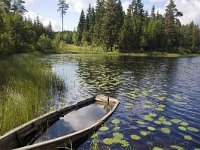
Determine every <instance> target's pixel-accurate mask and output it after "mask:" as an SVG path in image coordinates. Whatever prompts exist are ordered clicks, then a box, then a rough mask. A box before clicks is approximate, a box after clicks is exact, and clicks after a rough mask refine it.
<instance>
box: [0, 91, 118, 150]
mask: <svg viewBox="0 0 200 150" xmlns="http://www.w3.org/2000/svg"><path fill="white" fill-rule="evenodd" d="M95 101H97V102H101V103H102V102H104V103H112V104H114V107H113V109H112V110H111V111H110V112H109V113H108V114H106V115H105V116H104V117H103V118H102V119H100V120H98V121H97V122H96V123H95V124H93V125H92V126H90V127H88V128H86V129H84V130H81V131H77V132H75V133H72V134H68V135H66V136H62V137H59V138H56V139H52V140H49V141H45V142H41V143H38V144H33V145H28V146H26V145H27V144H28V141H29V142H30V141H31V138H34V137H37V136H38V135H37V134H38V132H42V131H44V130H45V129H46V128H48V127H49V125H51V124H52V123H53V122H55V121H57V120H58V119H59V117H61V116H62V115H66V114H67V113H69V112H71V111H73V110H74V109H80V108H82V107H84V106H87V105H89V104H91V103H94V102H95ZM118 105H119V101H118V100H116V99H114V98H109V97H106V96H104V95H97V96H96V97H93V98H90V99H87V100H85V101H81V102H77V103H76V104H74V105H72V106H69V107H66V108H64V109H61V110H59V111H54V112H52V113H48V114H45V115H43V116H41V117H39V118H37V119H34V120H32V121H30V122H28V123H26V124H24V125H22V126H20V127H18V128H16V129H14V130H12V131H10V132H9V133H7V134H5V135H4V136H2V137H0V148H1V150H10V149H14V148H18V149H19V150H28V149H34V150H43V149H45V150H46V149H57V148H58V147H63V146H64V147H66V146H69V145H71V143H76V142H78V141H79V140H80V139H82V138H84V137H85V136H87V135H88V134H90V133H91V132H94V131H95V130H97V129H98V128H99V127H100V126H101V125H102V123H103V122H105V121H106V120H107V119H108V118H109V117H110V116H111V115H112V113H114V111H115V110H116V108H117V107H118ZM27 140H28V141H27ZM32 140H33V139H32ZM23 146H24V147H23Z"/></svg>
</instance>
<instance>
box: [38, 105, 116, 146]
mask: <svg viewBox="0 0 200 150" xmlns="http://www.w3.org/2000/svg"><path fill="white" fill-rule="evenodd" d="M105 108H107V109H105ZM111 109H112V107H111V106H110V107H109V108H108V107H107V106H106V105H103V104H98V103H93V104H90V105H88V106H85V107H83V108H81V109H78V110H74V111H72V112H70V113H69V114H67V115H65V116H64V117H61V118H60V119H59V120H58V121H57V122H55V123H54V124H53V125H52V126H51V127H50V128H48V129H47V131H46V132H45V133H43V135H41V137H40V138H39V139H37V141H36V142H35V143H39V142H43V141H47V140H50V139H55V138H58V137H61V136H65V135H67V134H71V133H74V132H76V131H80V130H83V129H85V128H88V127H90V126H91V125H93V124H94V123H96V122H97V121H98V120H100V119H101V118H102V117H103V116H104V115H106V114H107V113H109V112H110V111H111Z"/></svg>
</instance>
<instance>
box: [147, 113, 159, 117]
mask: <svg viewBox="0 0 200 150" xmlns="http://www.w3.org/2000/svg"><path fill="white" fill-rule="evenodd" d="M148 116H150V117H156V116H157V114H155V113H149V114H148Z"/></svg>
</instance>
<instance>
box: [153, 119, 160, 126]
mask: <svg viewBox="0 0 200 150" xmlns="http://www.w3.org/2000/svg"><path fill="white" fill-rule="evenodd" d="M154 123H155V124H158V125H159V124H162V123H161V122H160V121H159V120H156V121H154Z"/></svg>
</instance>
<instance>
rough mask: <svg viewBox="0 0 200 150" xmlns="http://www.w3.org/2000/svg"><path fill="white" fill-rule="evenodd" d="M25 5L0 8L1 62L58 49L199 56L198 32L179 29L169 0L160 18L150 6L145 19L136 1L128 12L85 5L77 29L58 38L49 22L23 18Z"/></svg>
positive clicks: (101, 2) (110, 0)
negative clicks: (73, 47)
mask: <svg viewBox="0 0 200 150" xmlns="http://www.w3.org/2000/svg"><path fill="white" fill-rule="evenodd" d="M24 3H25V2H24V1H22V0H2V2H1V3H0V35H1V36H0V54H1V55H2V56H4V55H8V54H13V53H21V52H33V51H40V52H43V53H56V52H57V51H58V49H62V45H63V44H75V45H77V46H92V47H101V48H102V49H103V50H104V51H114V50H118V51H119V52H122V53H145V52H168V53H183V54H187V53H189V54H190V53H195V54H197V53H200V28H199V26H198V25H197V24H195V23H194V22H193V21H192V22H191V23H190V24H187V25H183V24H181V22H180V20H179V19H180V17H182V16H183V15H184V14H182V12H181V10H180V11H179V10H178V9H177V8H176V4H175V2H174V0H170V2H169V4H168V6H167V7H166V9H165V14H164V15H162V14H160V13H159V12H156V8H155V6H152V10H151V12H150V13H149V12H148V11H145V10H144V5H143V3H142V1H141V0H133V1H132V3H131V4H130V5H129V7H128V10H127V11H124V10H123V7H122V4H121V1H120V0H97V1H96V6H95V7H92V6H91V5H89V8H88V10H87V12H86V13H85V12H84V11H83V10H82V12H81V15H80V20H79V23H78V26H77V28H76V29H75V30H74V31H63V34H61V33H62V32H54V31H53V29H52V25H51V22H50V23H49V25H48V26H44V25H43V24H42V22H41V21H40V19H39V17H37V18H36V19H35V20H31V19H30V18H25V17H24V16H23V14H24V13H25V12H27V10H26V8H25V7H24ZM67 7H68V5H67ZM66 10H67V9H66ZM55 13H56V12H55ZM65 13H66V12H65ZM62 19H63V18H62ZM64 22H65V23H66V24H67V21H64Z"/></svg>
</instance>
